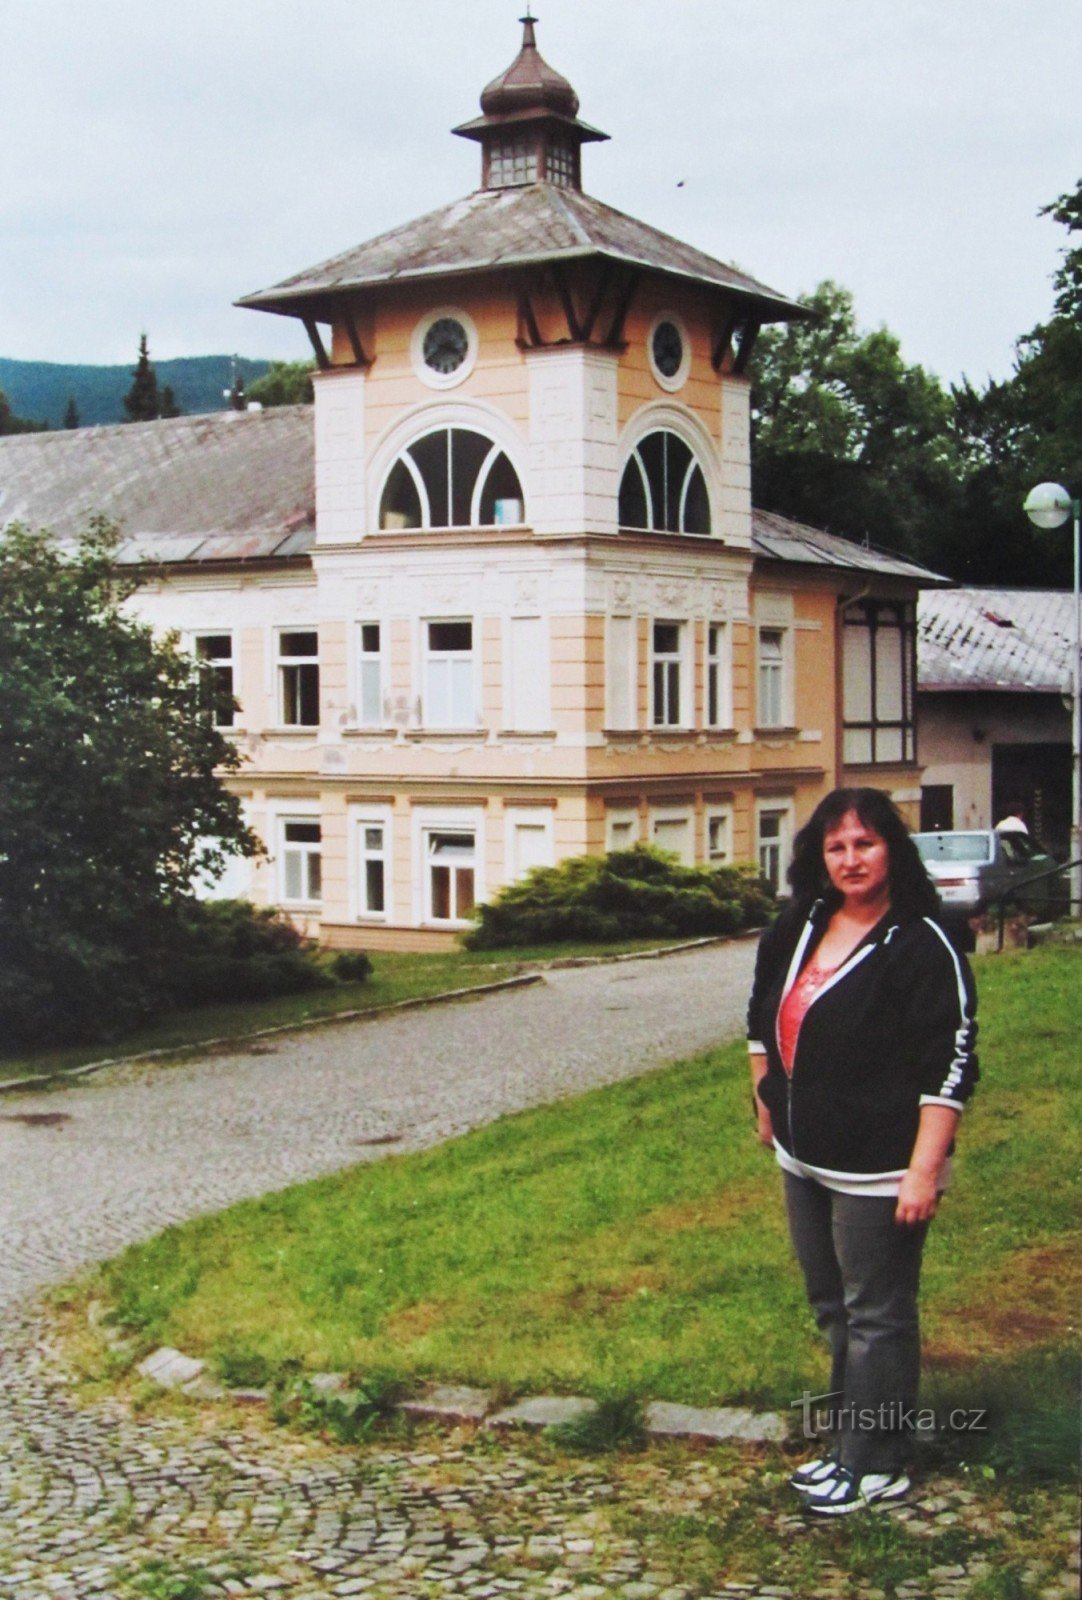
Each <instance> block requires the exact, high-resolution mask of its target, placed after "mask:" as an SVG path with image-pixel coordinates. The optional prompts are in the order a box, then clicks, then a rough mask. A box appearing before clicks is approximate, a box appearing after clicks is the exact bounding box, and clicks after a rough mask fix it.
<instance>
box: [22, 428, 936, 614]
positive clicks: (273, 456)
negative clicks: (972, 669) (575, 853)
mask: <svg viewBox="0 0 1082 1600" xmlns="http://www.w3.org/2000/svg"><path fill="white" fill-rule="evenodd" d="M313 422H314V418H313V412H312V407H311V406H281V407H275V408H274V409H272V410H268V411H262V412H235V411H223V412H218V413H217V414H215V415H213V416H209V417H178V418H176V419H175V420H173V421H168V422H141V423H130V424H127V425H124V426H121V427H115V428H78V429H74V430H72V431H71V432H62V433H25V434H13V435H9V436H7V437H2V438H0V527H2V526H3V525H4V524H6V523H8V522H12V521H19V522H25V523H27V524H28V525H29V526H30V527H32V528H51V529H52V531H53V532H54V533H55V534H57V535H59V536H60V537H61V538H62V539H70V538H72V537H73V536H74V535H75V534H76V533H77V532H78V531H79V530H80V529H81V528H82V527H84V526H85V523H86V519H87V516H88V515H89V514H90V513H91V512H93V511H101V512H104V513H105V514H106V516H109V517H112V518H113V519H114V520H115V521H117V522H118V523H119V524H120V525H121V529H122V531H123V533H124V535H125V539H124V543H123V545H122V546H121V550H120V559H121V560H122V561H126V562H148V563H154V564H159V563H162V564H170V563H174V562H175V563H181V562H184V563H187V562H206V561H252V560H260V559H270V558H277V559H282V558H283V557H286V556H300V555H304V554H305V553H306V552H307V551H308V550H310V549H311V547H312V545H313V543H314V540H315V508H314V490H313V483H314V477H315V430H314V427H313ZM752 543H753V548H754V550H755V553H756V554H757V555H759V556H762V557H766V558H767V559H768V560H774V561H786V562H795V563H798V564H799V565H802V566H815V567H832V568H840V569H844V570H849V571H857V572H862V573H867V574H868V575H869V576H873V575H875V576H883V577H900V578H909V579H911V580H914V581H915V582H917V583H918V584H929V583H941V582H943V581H944V580H943V579H940V578H937V577H936V575H935V574H934V573H930V572H929V571H928V570H927V568H925V567H920V566H917V565H916V563H914V562H912V561H906V560H903V559H902V557H900V556H894V555H889V554H887V553H885V552H883V551H879V550H869V549H866V548H864V546H862V545H856V544H851V543H850V542H849V540H847V539H840V538H838V536H837V535H836V534H831V533H824V532H822V531H821V530H820V529H818V528H809V527H806V526H805V525H804V524H803V523H799V522H791V521H789V519H788V518H786V517H779V516H777V515H775V514H774V513H773V512H770V511H755V512H754V513H753V516H752Z"/></svg>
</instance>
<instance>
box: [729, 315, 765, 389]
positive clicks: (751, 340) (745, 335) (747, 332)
mask: <svg viewBox="0 0 1082 1600" xmlns="http://www.w3.org/2000/svg"><path fill="white" fill-rule="evenodd" d="M761 327H762V323H761V322H756V321H755V319H754V318H753V317H749V318H748V320H747V321H746V322H745V323H744V326H743V327H742V328H741V330H740V333H739V335H738V337H737V341H736V356H735V358H734V360H733V371H734V372H735V373H737V374H738V376H740V377H743V375H744V373H745V372H746V370H747V365H748V362H749V361H750V360H751V352H752V351H753V350H754V348H755V341H756V339H757V338H758V337H759V329H760V328H761Z"/></svg>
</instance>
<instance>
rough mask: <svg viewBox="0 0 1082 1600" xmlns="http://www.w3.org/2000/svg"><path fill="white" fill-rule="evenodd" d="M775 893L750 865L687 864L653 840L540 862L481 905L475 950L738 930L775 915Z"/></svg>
mask: <svg viewBox="0 0 1082 1600" xmlns="http://www.w3.org/2000/svg"><path fill="white" fill-rule="evenodd" d="M773 907H774V902H773V898H772V896H771V894H770V892H769V890H768V889H767V888H766V886H765V885H764V883H763V881H762V879H761V878H760V877H759V875H758V873H757V871H756V870H755V869H754V868H753V867H750V866H735V867H716V868H706V867H685V866H682V865H681V864H680V862H679V861H678V860H677V859H676V857H675V856H672V855H669V854H668V853H667V852H665V851H662V850H655V849H653V848H652V847H651V846H649V845H636V846H635V848H634V849H632V850H614V851H613V852H612V853H611V854H610V855H607V856H573V857H571V858H570V859H568V860H567V861H562V862H561V863H560V865H559V866H558V867H535V868H534V870H533V871H532V872H530V873H529V874H528V875H527V876H526V877H525V878H523V879H522V880H521V881H520V882H518V883H513V884H509V885H508V887H507V888H506V889H504V890H503V892H502V893H501V894H500V895H498V896H497V898H496V899H495V900H492V901H490V902H489V903H488V904H487V905H482V906H479V907H478V908H477V911H476V913H475V915H476V918H477V926H476V927H475V928H473V929H471V931H470V932H469V933H468V934H467V935H466V937H465V940H464V943H465V945H466V946H467V948H468V949H471V950H496V949H503V948H508V947H510V948H514V947H516V946H519V947H521V946H523V945H532V944H561V943H566V942H570V941H575V942H581V943H591V944H596V943H613V942H616V941H618V940H621V939H643V938H647V939H649V938H658V939H671V938H680V937H682V936H688V937H696V936H701V935H709V934H720V933H735V932H736V931H737V930H738V929H740V928H754V927H761V926H762V925H763V924H764V923H766V922H768V921H769V920H770V916H771V914H772V911H773Z"/></svg>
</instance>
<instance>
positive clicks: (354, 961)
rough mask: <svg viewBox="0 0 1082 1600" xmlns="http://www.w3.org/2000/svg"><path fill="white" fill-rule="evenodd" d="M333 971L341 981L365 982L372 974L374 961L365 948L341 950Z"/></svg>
mask: <svg viewBox="0 0 1082 1600" xmlns="http://www.w3.org/2000/svg"><path fill="white" fill-rule="evenodd" d="M331 971H332V972H333V973H334V975H335V977H336V978H337V980H338V982H339V983H365V982H367V980H368V979H369V978H370V977H371V976H372V963H371V961H370V960H369V959H368V956H367V955H366V954H365V952H364V951H363V950H339V952H338V954H337V955H336V956H335V958H334V960H333V961H332V962H331Z"/></svg>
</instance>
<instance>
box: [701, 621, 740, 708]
mask: <svg viewBox="0 0 1082 1600" xmlns="http://www.w3.org/2000/svg"><path fill="white" fill-rule="evenodd" d="M711 634H715V635H716V637H715V639H714V648H713V649H711V647H710V644H711V640H710V636H711ZM703 653H704V672H703V725H704V727H707V728H731V727H732V725H733V652H732V630H731V629H730V627H729V624H728V623H727V622H720V621H718V620H717V619H716V618H715V619H710V620H708V621H707V623H706V626H705V629H704V632H703ZM712 683H713V686H714V692H713V699H714V702H715V705H714V715H713V716H711V715H710V700H711V684H712Z"/></svg>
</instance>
